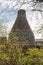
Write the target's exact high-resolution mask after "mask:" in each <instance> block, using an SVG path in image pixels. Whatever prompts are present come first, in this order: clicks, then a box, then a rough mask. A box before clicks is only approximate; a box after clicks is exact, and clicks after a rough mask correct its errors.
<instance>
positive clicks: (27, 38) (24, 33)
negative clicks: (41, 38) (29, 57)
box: [9, 9, 35, 45]
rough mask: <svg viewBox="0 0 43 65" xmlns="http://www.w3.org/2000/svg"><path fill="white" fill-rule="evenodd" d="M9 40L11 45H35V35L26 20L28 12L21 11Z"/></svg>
mask: <svg viewBox="0 0 43 65" xmlns="http://www.w3.org/2000/svg"><path fill="white" fill-rule="evenodd" d="M9 38H10V39H11V43H19V44H23V45H24V44H25V45H34V42H35V40H34V34H33V32H32V30H31V28H30V26H29V24H28V21H27V19H26V11H25V10H22V9H21V10H19V11H18V15H17V18H16V21H15V23H14V25H13V28H12V30H11V32H10V35H9Z"/></svg>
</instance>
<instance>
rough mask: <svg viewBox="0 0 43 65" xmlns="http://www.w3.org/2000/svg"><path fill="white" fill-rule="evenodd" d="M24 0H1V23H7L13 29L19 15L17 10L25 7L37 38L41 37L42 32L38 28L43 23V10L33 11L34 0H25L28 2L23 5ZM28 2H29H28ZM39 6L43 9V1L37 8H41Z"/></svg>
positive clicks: (9, 28)
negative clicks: (38, 31)
mask: <svg viewBox="0 0 43 65" xmlns="http://www.w3.org/2000/svg"><path fill="white" fill-rule="evenodd" d="M23 1H24V0H18V2H17V0H0V23H3V24H4V23H5V24H7V26H8V29H7V30H8V31H9V30H11V28H12V26H13V23H14V22H15V20H16V17H17V11H18V10H19V9H25V10H26V17H27V20H28V23H29V25H30V26H31V29H32V30H33V32H34V35H35V38H41V34H38V33H37V32H36V30H37V29H38V28H39V27H40V24H42V23H43V12H42V13H40V12H39V11H31V10H32V9H34V7H33V2H30V1H31V0H25V2H26V4H25V2H24V4H23V5H22V3H23ZM27 2H29V3H28V4H27ZM39 6H41V10H43V3H41V5H40V4H39V5H38V4H37V5H36V7H37V9H40V7H39ZM41 14H42V15H41Z"/></svg>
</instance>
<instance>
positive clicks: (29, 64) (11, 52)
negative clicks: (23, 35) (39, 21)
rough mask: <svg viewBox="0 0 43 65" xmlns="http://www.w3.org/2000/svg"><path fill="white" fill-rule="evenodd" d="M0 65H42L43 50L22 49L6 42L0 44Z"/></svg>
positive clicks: (17, 45)
mask: <svg viewBox="0 0 43 65" xmlns="http://www.w3.org/2000/svg"><path fill="white" fill-rule="evenodd" d="M0 65H43V49H42V48H41V49H40V50H39V49H38V48H28V49H24V46H20V45H19V44H17V43H14V44H11V43H9V41H7V43H4V44H0Z"/></svg>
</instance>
